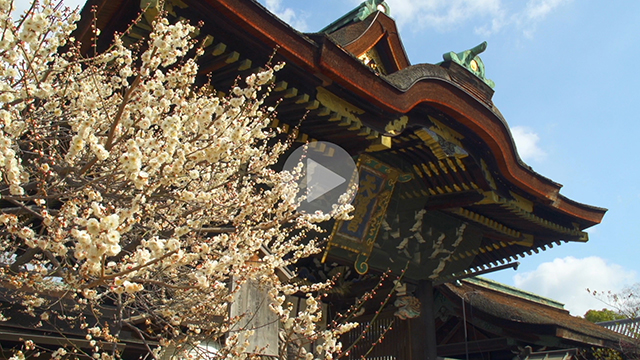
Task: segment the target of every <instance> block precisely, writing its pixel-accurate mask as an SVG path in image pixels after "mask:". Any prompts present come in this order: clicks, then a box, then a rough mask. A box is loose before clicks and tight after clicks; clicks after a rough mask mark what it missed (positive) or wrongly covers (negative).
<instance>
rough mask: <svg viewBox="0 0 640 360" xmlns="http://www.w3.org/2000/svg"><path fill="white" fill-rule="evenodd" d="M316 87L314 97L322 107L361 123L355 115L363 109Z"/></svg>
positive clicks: (361, 112)
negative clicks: (316, 91)
mask: <svg viewBox="0 0 640 360" xmlns="http://www.w3.org/2000/svg"><path fill="white" fill-rule="evenodd" d="M316 89H317V90H318V93H317V94H316V98H317V99H318V101H320V103H321V104H322V105H323V106H324V107H326V108H328V109H329V110H331V111H333V112H335V113H337V114H338V115H340V116H342V117H345V118H347V119H349V120H351V121H352V122H357V123H358V124H360V125H362V121H360V118H358V117H357V116H356V115H361V114H364V110H362V109H360V108H359V107H357V106H355V105H352V104H350V103H348V102H346V101H344V100H343V99H341V98H340V97H338V96H336V95H334V94H333V93H331V92H329V91H328V90H327V89H325V88H323V87H317V88H316Z"/></svg>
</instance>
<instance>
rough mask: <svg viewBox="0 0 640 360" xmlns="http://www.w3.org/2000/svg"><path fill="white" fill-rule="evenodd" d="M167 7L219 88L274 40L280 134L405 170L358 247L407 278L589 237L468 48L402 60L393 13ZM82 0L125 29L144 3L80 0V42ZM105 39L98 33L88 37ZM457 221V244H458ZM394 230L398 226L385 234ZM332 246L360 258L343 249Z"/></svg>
mask: <svg viewBox="0 0 640 360" xmlns="http://www.w3.org/2000/svg"><path fill="white" fill-rule="evenodd" d="M369 2H371V1H369ZM168 4H169V6H170V13H171V14H172V16H174V17H175V18H176V19H178V18H186V19H189V20H190V21H191V22H193V23H195V22H198V21H202V22H203V25H202V28H201V30H200V35H199V36H200V37H202V38H203V39H204V38H205V37H206V36H208V37H209V41H208V46H207V48H206V53H205V55H204V56H203V57H201V62H200V64H201V72H202V73H203V74H205V73H206V74H207V75H208V76H209V77H210V78H211V80H212V82H213V84H214V85H215V86H216V87H217V88H218V89H220V90H222V91H225V90H226V89H228V88H229V86H230V85H231V84H232V83H233V82H234V81H235V80H236V78H237V76H242V75H246V74H248V73H249V72H250V71H252V70H254V69H256V68H258V67H260V66H262V65H263V64H265V63H266V62H267V59H268V58H269V57H270V56H271V55H272V54H273V50H274V49H277V53H276V55H275V58H276V61H286V63H287V65H286V66H285V68H284V69H283V70H282V71H281V72H279V73H278V75H277V80H276V96H277V97H279V98H280V99H281V102H280V104H279V107H278V109H279V113H278V119H277V120H276V121H275V122H274V124H273V126H278V127H280V128H282V129H284V130H285V131H290V129H291V128H292V127H293V126H295V125H297V124H298V123H299V122H300V119H302V118H304V119H305V120H304V121H303V122H302V125H301V127H300V131H299V133H298V135H297V136H298V138H297V140H298V142H299V143H305V142H308V141H312V140H323V141H330V142H333V143H336V144H338V145H340V146H341V147H343V148H344V149H346V150H347V151H349V153H350V154H352V155H354V157H357V156H360V155H362V154H368V156H371V157H372V158H374V159H376V161H378V162H380V163H381V164H388V165H390V166H392V167H394V168H395V169H396V170H397V171H399V172H400V173H402V174H404V175H406V179H405V180H406V181H405V182H399V183H397V184H396V186H395V189H394V192H393V196H392V198H391V199H390V201H389V205H388V211H387V216H386V219H385V222H386V223H387V225H388V226H389V229H387V230H385V229H382V230H381V231H380V232H379V235H378V238H377V240H376V243H375V244H374V245H375V246H374V247H373V248H372V249H371V251H370V254H368V258H369V257H370V263H375V264H377V266H378V267H380V268H385V267H387V266H389V267H394V266H395V267H400V268H401V267H402V266H403V265H404V263H405V262H406V261H410V262H411V267H410V268H411V271H412V276H410V277H411V278H414V279H419V278H430V279H435V278H438V279H442V278H446V276H450V275H452V274H454V273H459V272H461V271H469V270H472V269H481V268H486V267H491V266H495V265H498V264H502V263H504V262H508V261H511V260H515V259H517V258H518V257H521V256H525V255H530V254H532V253H537V252H539V251H540V250H545V249H546V248H548V247H553V244H560V243H561V242H564V241H587V239H588V237H587V234H586V233H585V232H584V229H586V228H588V227H590V226H593V225H595V224H597V223H599V222H600V221H601V219H602V217H603V216H604V213H605V212H606V209H602V208H598V207H593V206H589V205H585V204H581V203H578V202H576V201H573V200H571V199H568V198H566V197H564V196H563V195H561V194H560V188H561V185H560V184H558V183H556V182H553V181H552V180H550V179H547V178H545V177H544V176H542V175H540V174H538V173H536V172H534V171H533V170H532V169H531V168H530V167H529V166H527V165H526V164H525V163H524V162H522V160H521V159H520V158H519V156H518V154H517V152H516V148H515V145H514V142H513V138H512V136H511V133H510V131H509V127H508V125H507V123H506V121H505V119H504V118H503V117H502V115H501V114H500V112H499V111H498V109H497V108H496V106H495V105H494V104H493V102H492V99H491V98H492V95H493V89H492V88H491V86H489V85H488V84H489V83H487V81H485V80H486V79H483V78H482V77H481V76H479V74H480V70H479V69H480V67H481V68H482V74H484V65H483V64H482V63H481V60H480V59H479V58H477V52H478V50H477V49H476V50H474V49H471V50H469V51H467V52H462V53H458V54H456V57H455V58H457V59H458V61H454V60H455V59H453V58H454V57H452V56H451V55H450V56H449V57H447V56H445V61H443V62H442V63H440V64H417V65H410V63H409V60H408V58H407V56H406V53H405V51H404V48H403V46H402V41H401V39H400V37H399V35H398V30H397V28H396V26H395V22H394V21H393V19H392V18H391V17H389V16H388V15H386V14H385V13H384V12H380V11H372V12H370V13H369V14H368V16H366V17H364V18H360V17H357V16H349V17H346V18H345V19H343V21H339V22H336V23H334V24H332V26H329V27H328V28H327V29H326V30H325V31H324V32H320V33H314V34H302V33H300V32H298V31H296V30H295V29H293V28H291V27H290V26H289V25H287V24H286V23H284V22H282V21H281V20H280V19H278V18H277V17H275V16H274V15H273V14H271V13H270V12H269V11H267V10H266V9H265V8H264V7H263V6H261V5H260V4H259V3H257V2H256V1H253V0H199V1H195V0H169V1H168ZM372 4H374V5H380V1H374V2H372ZM92 5H95V6H96V7H97V24H98V27H99V28H101V29H102V33H103V34H112V33H114V32H117V31H120V32H121V31H124V30H125V29H126V27H127V26H128V25H129V24H130V23H131V21H132V20H133V19H134V18H135V17H136V16H137V14H138V13H139V12H140V0H90V1H89V2H88V5H87V6H86V7H85V9H84V12H85V14H84V16H83V20H82V23H81V24H80V26H79V28H78V30H77V33H76V37H77V38H79V39H81V40H84V43H86V44H89V43H90V42H89V41H87V40H88V39H89V38H90V31H89V30H90V21H91V18H92V17H91V16H90V15H88V8H89V7H90V6H92ZM364 5H367V3H364V4H363V6H364ZM369 5H371V4H369ZM355 10H357V11H355V12H354V14H356V15H362V16H364V15H367V14H366V13H365V12H362V11H360V10H361V9H360V10H359V8H356V9H355ZM363 14H364V15H363ZM148 30H149V23H148V20H146V19H145V17H143V20H142V21H141V22H140V23H139V24H138V25H136V26H134V27H133V29H132V31H131V32H130V33H129V34H127V35H126V38H127V40H128V41H130V42H134V41H136V40H137V39H139V38H142V37H143V36H144V35H145V34H146V33H148ZM109 42H110V39H109V38H108V36H103V37H102V38H101V40H100V42H99V43H98V48H104V47H106V46H107V45H108V43H109ZM87 50H88V48H87ZM474 51H475V52H474ZM446 59H449V60H446ZM461 59H462V60H461ZM463 60H464V61H463ZM474 64H475V65H474ZM474 66H475V67H474ZM479 66H480V67H479ZM474 69H475V70H474ZM316 150H318V151H322V150H323V149H316ZM422 209H424V210H426V211H427V214H426V215H423V217H424V220H423V221H424V223H425V225H424V226H422V229H421V232H422V238H423V240H424V241H422V242H421V241H420V240H419V239H418V238H416V237H414V238H413V239H412V240H408V242H407V243H406V244H404V247H402V245H403V244H402V241H403V240H404V239H405V238H406V236H405V235H406V234H408V231H409V230H410V228H411V224H414V223H415V221H416V220H415V217H416V216H417V215H416V214H417V213H418V212H419V211H420V210H422ZM429 224H431V225H429ZM441 224H449V225H448V226H449V227H448V228H442V227H441V226H440V225H441ZM461 224H465V225H464V227H462V228H461V226H462V225H461ZM394 226H395V228H394ZM456 229H457V231H458V232H460V231H462V232H464V234H465V235H464V236H465V239H464V241H457V238H456V233H455V231H456ZM461 229H462V230H461ZM451 231H453V232H451ZM397 232H400V233H403V234H401V236H400V237H394V236H393V235H394V234H396V233H397ZM449 232H451V233H449ZM405 233H406V234H405ZM441 234H444V236H445V237H446V240H439V237H441V236H442V235H441ZM332 254H333V255H335V256H337V257H339V258H343V259H351V260H353V259H354V258H355V256H356V255H357V254H353V253H351V252H349V251H345V250H344V249H342V250H340V249H336V252H335V253H332ZM416 254H419V255H416ZM398 259H400V260H403V259H404V260H406V261H405V262H402V261H400V262H398V261H397V260H398ZM394 263H395V265H394ZM400 263H402V264H400Z"/></svg>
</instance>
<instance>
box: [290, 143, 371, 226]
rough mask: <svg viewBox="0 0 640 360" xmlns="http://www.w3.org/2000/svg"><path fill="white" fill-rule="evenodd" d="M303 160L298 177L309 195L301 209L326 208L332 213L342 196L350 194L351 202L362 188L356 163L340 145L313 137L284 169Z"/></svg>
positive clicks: (304, 191)
mask: <svg viewBox="0 0 640 360" xmlns="http://www.w3.org/2000/svg"><path fill="white" fill-rule="evenodd" d="M299 164H302V172H301V174H300V176H299V177H298V179H299V180H298V181H299V182H298V186H299V187H300V194H301V195H306V199H305V200H303V201H302V202H301V203H300V206H299V207H298V211H300V212H305V213H309V214H313V213H316V212H317V211H322V212H323V213H325V214H328V213H330V212H331V210H332V209H333V207H334V205H339V203H340V202H339V199H340V196H342V195H343V194H345V193H347V192H348V194H349V199H348V200H349V202H351V201H352V200H353V197H355V193H356V191H357V189H358V176H357V175H358V173H357V167H356V163H355V162H354V161H353V158H352V157H351V155H349V153H348V152H346V151H345V150H344V149H343V148H341V147H340V146H338V145H336V144H333V143H330V142H326V141H313V142H310V143H309V144H307V145H305V146H301V147H299V148H298V149H296V150H295V151H294V152H293V153H292V154H291V155H289V157H288V158H287V160H286V161H285V164H284V170H288V171H293V170H294V169H295V168H296V167H297V166H298V165H299Z"/></svg>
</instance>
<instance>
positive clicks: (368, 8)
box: [353, 0, 391, 21]
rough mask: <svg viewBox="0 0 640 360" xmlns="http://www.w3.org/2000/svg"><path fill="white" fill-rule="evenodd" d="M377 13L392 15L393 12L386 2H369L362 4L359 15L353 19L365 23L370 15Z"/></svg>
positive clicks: (368, 0)
mask: <svg viewBox="0 0 640 360" xmlns="http://www.w3.org/2000/svg"><path fill="white" fill-rule="evenodd" d="M376 11H380V12H383V13H385V15H390V14H391V10H390V9H389V5H388V4H387V3H386V2H385V1H384V0H367V1H365V2H363V3H362V4H360V6H359V7H358V13H357V14H356V16H355V17H354V18H353V20H354V21H355V20H360V21H363V20H364V19H366V18H368V17H369V15H371V14H373V13H375V12H376Z"/></svg>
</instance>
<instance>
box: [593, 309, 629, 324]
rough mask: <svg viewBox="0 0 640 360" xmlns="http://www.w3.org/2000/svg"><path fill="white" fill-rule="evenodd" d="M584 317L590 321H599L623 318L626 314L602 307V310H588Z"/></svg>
mask: <svg viewBox="0 0 640 360" xmlns="http://www.w3.org/2000/svg"><path fill="white" fill-rule="evenodd" d="M584 318H585V319H586V320H588V321H591V322H592V323H599V322H603V321H611V320H619V319H624V318H626V316H624V315H621V314H620V313H618V312H616V311H613V310H611V309H606V308H603V309H602V310H593V309H591V310H589V311H587V312H586V313H585V314H584Z"/></svg>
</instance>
